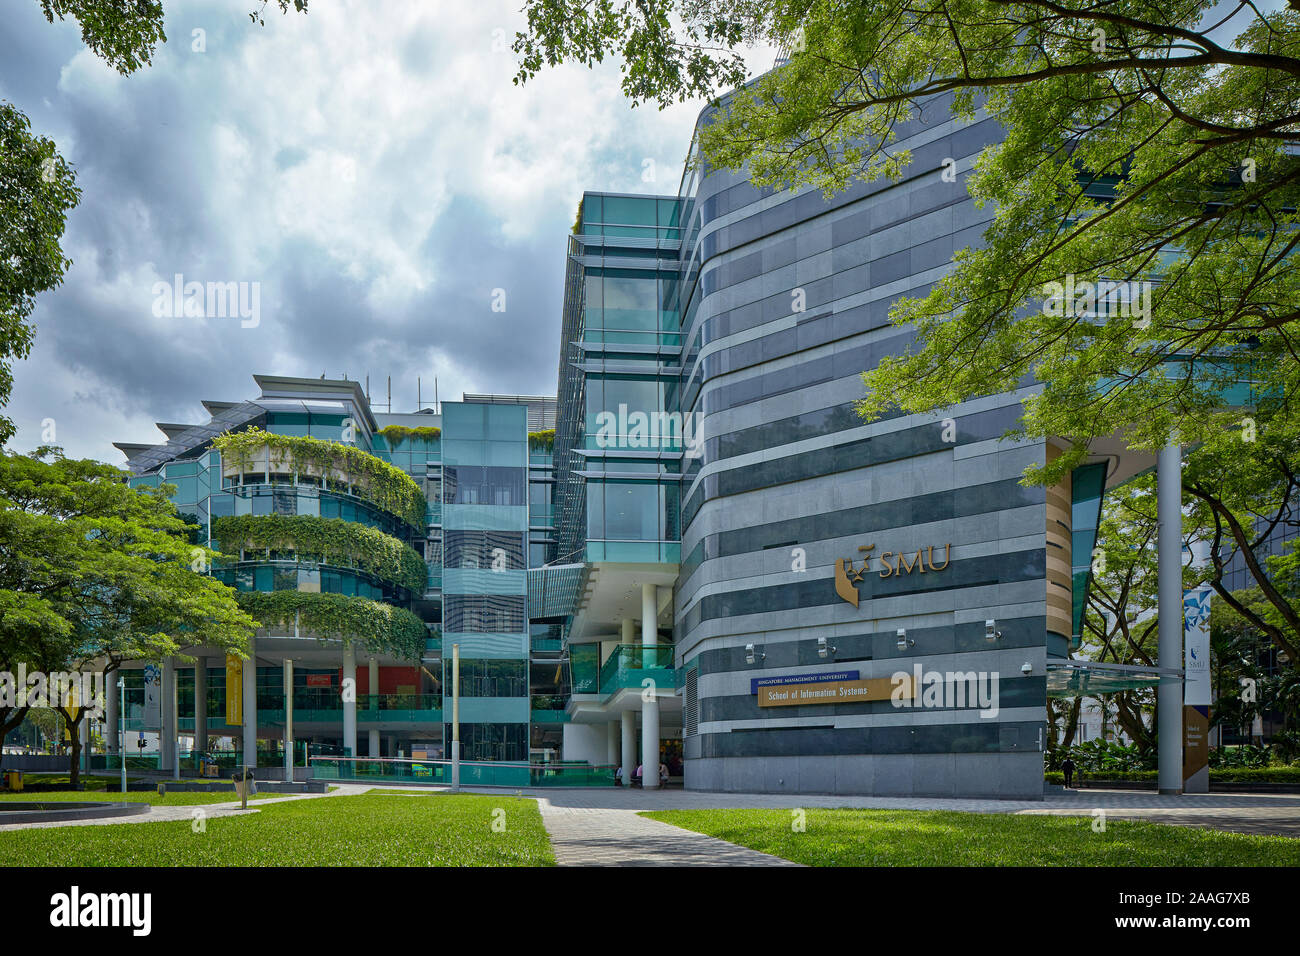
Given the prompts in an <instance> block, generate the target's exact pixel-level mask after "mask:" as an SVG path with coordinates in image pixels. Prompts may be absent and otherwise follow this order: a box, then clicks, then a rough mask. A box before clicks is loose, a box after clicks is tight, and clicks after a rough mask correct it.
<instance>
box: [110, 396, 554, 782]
mask: <svg viewBox="0 0 1300 956" xmlns="http://www.w3.org/2000/svg"><path fill="white" fill-rule="evenodd" d="M254 378H255V381H256V383H257V385H258V386H259V388H260V390H261V394H260V395H259V396H258V397H257V398H256V399H253V400H251V401H246V402H238V403H236V402H212V401H209V402H204V406H205V408H206V409H207V410H208V412H209V413H210V414H211V418H210V420H209V421H207V422H204V423H202V424H195V425H181V424H171V423H160V424H159V428H160V430H161V431H162V432H163V434H164V435H166V437H167V441H166V442H165V443H163V444H160V445H143V444H125V443H124V444H119V445H118V448H119V449H120V450H122V451H123V452H124V453H125V454H126V455H127V457H128V462H129V467H130V469H131V472H132V474H133V477H132V478H131V479H130V481H131V483H132V484H133V485H135V486H142V485H152V486H158V485H160V484H163V483H166V484H169V485H172V486H173V487H174V489H175V490H174V492H173V493H172V500H173V501H174V502H175V503H176V505H177V507H178V509H179V510H180V512H181V513H182V514H185V515H187V516H188V517H189V518H190V520H191V521H192V522H193V523H194V524H196V525H197V526H198V531H197V532H196V534H195V540H196V543H202V544H205V545H209V546H211V547H212V548H214V549H216V550H219V551H220V552H221V553H222V554H223V555H224V556H225V559H224V560H222V561H221V562H219V563H218V564H217V565H216V566H215V567H213V568H212V569H211V573H213V574H214V575H215V576H217V577H218V578H220V579H221V580H222V581H224V582H225V583H226V584H228V585H229V586H231V587H232V588H234V589H235V590H236V591H237V592H239V595H240V600H241V603H245V604H246V606H247V607H248V608H249V610H250V611H251V612H252V613H253V614H254V616H255V617H256V618H257V619H258V620H259V621H261V622H262V623H264V624H267V625H268V626H267V627H264V628H263V629H261V630H259V632H258V635H257V637H256V639H255V640H254V642H253V646H252V647H251V648H250V659H249V661H247V662H245V663H244V665H243V667H242V669H241V670H242V673H241V672H240V670H231V669H228V668H227V663H226V660H225V657H224V654H223V653H221V652H220V651H219V650H214V649H210V648H207V649H205V648H190V649H187V650H186V653H187V654H190V655H193V656H195V657H197V658H198V665H197V666H186V665H176V666H173V664H172V662H168V664H167V665H166V666H165V667H164V668H163V675H162V677H163V681H162V686H163V688H164V691H163V701H162V705H161V708H160V709H161V713H160V715H159V716H158V718H157V720H156V721H154V720H149V719H148V718H146V714H145V708H144V702H145V701H144V698H145V687H144V668H143V666H142V665H139V664H134V665H132V664H128V665H127V666H126V669H125V678H126V692H127V710H128V713H127V717H128V720H127V723H126V728H127V731H128V734H130V732H132V731H141V732H143V731H145V730H146V724H148V729H149V730H151V731H153V730H161V731H162V732H161V734H160V735H159V739H160V740H161V753H160V754H159V756H158V758H157V759H158V760H159V762H160V764H161V766H163V767H167V768H170V767H172V766H174V765H176V764H177V763H178V762H180V763H186V762H187V761H188V760H190V759H195V760H197V756H198V754H199V752H201V751H205V750H210V749H212V748H210V747H209V742H214V743H218V744H219V745H220V744H221V742H220V740H219V738H223V737H224V738H228V739H230V740H233V741H234V742H235V751H236V753H237V755H238V758H239V760H240V761H241V762H244V761H246V762H247V763H249V764H253V765H258V764H260V765H263V766H265V765H267V764H271V765H276V766H278V765H281V764H282V762H283V747H282V741H283V739H284V738H285V736H286V734H285V731H286V724H287V723H288V722H290V721H291V722H292V732H291V733H290V734H289V735H288V736H289V737H290V738H291V739H292V740H293V741H294V745H295V747H296V748H297V749H298V751H299V752H298V753H297V754H296V762H297V763H299V764H302V763H304V762H305V761H306V758H307V756H308V753H309V752H310V753H311V754H313V755H336V756H348V757H408V758H409V757H410V756H411V755H412V754H416V755H421V756H427V757H428V758H430V759H435V758H438V757H441V756H443V755H444V754H445V752H446V746H447V741H448V740H449V739H450V731H448V730H445V728H444V724H445V721H446V720H447V719H449V718H450V713H451V707H450V701H449V698H450V695H451V690H450V684H449V680H450V657H451V654H450V650H451V647H452V645H453V644H456V645H459V647H460V652H461V673H460V689H461V698H462V699H461V740H462V745H463V755H464V757H465V758H466V759H467V760H497V761H527V760H528V759H529V755H530V751H532V752H534V753H535V754H555V753H557V752H558V746H559V740H558V734H557V732H556V727H557V726H558V721H559V720H560V719H562V718H563V714H562V712H560V711H557V709H556V708H557V699H558V698H559V696H560V694H561V693H562V692H563V690H564V689H565V688H564V684H563V672H562V669H561V668H560V667H559V658H560V647H559V641H558V639H557V637H558V635H556V634H553V633H552V632H553V631H554V628H553V627H552V628H549V629H548V628H546V627H543V628H541V629H540V634H541V636H540V637H538V638H537V639H534V637H533V635H534V633H537V632H538V631H539V629H536V628H530V624H529V618H528V613H527V607H526V604H527V591H528V586H527V562H528V560H529V558H530V556H531V557H532V558H534V559H536V560H537V561H538V563H541V562H544V561H545V560H546V559H547V558H548V556H550V555H551V554H552V552H553V550H554V530H553V524H552V518H551V508H550V492H551V487H552V484H553V476H552V474H551V455H550V449H551V444H552V441H553V434H554V424H555V401H554V399H552V398H549V397H542V396H503V395H466V396H465V397H464V400H463V401H461V402H445V403H443V404H442V406H441V408H440V409H439V410H438V411H437V412H435V411H434V410H433V409H428V408H425V409H420V410H418V411H417V412H414V413H410V414H378V413H375V412H374V411H373V410H372V408H371V405H370V402H369V401H368V399H367V396H366V395H365V393H364V391H363V389H362V388H361V386H360V385H359V384H358V383H357V382H353V381H347V380H342V381H329V380H324V379H320V380H317V379H294V378H282V377H273V376H262V375H258V376H255V377H254ZM257 436H264V437H257ZM232 437H233V438H234V439H235V441H234V442H233V443H232V442H231V439H232ZM250 437H252V438H253V440H252V441H251V442H250V441H248V440H247V439H249V438H250ZM250 449H251V450H250ZM340 455H341V457H339V456H340ZM323 459H328V460H329V464H328V466H326V467H323V466H322V465H321V461H322V460H323ZM277 592H279V593H277ZM326 605H328V606H329V607H343V608H345V609H347V610H348V611H349V612H355V613H356V614H357V615H358V616H363V615H365V614H369V615H371V619H373V620H375V621H384V620H387V621H388V623H387V625H386V626H385V627H384V628H382V629H379V628H378V627H377V628H376V630H375V632H374V633H359V634H357V633H354V634H351V635H350V636H349V635H344V634H339V633H334V632H333V631H326V632H320V631H313V629H312V628H311V627H310V626H309V625H308V624H304V623H303V622H304V621H307V622H310V621H312V620H315V618H313V616H312V615H313V613H314V612H316V611H317V610H318V609H319V608H320V607H323V606H326ZM283 608H288V609H289V610H287V611H285V610H283ZM548 638H549V640H548ZM444 648H446V653H444ZM358 667H360V673H358ZM236 673H238V674H239V679H240V680H241V682H242V684H243V686H242V687H241V688H239V693H238V694H235V693H234V692H233V691H232V689H230V688H227V687H226V680H227V677H228V675H230V674H236ZM286 681H288V682H291V686H292V694H291V695H290V694H289V693H287V691H286V688H287V687H289V686H290V684H289V683H286ZM172 686H174V687H175V688H176V700H175V702H174V703H173V701H172V699H171V693H170V691H168V690H167V688H169V687H172ZM348 686H351V687H352V688H353V689H354V690H355V695H349V694H345V693H344V692H343V691H344V688H345V687H348ZM228 691H229V692H228ZM236 696H237V697H238V698H240V700H241V704H242V706H240V705H236V712H237V714H238V716H236V717H233V718H231V719H233V720H234V721H235V722H233V723H227V722H226V721H227V719H228V716H229V714H228V710H227V704H228V702H229V700H230V699H231V698H232V697H236ZM290 696H291V697H292V706H291V707H289V706H286V701H287V698H288V697H290ZM196 698H197V699H200V700H203V701H204V702H205V706H203V707H196V706H195V700H196ZM109 704H110V708H109V709H110V713H109V715H108V719H107V721H106V731H107V736H108V742H109V749H110V751H115V750H116V749H117V747H118V746H119V745H124V746H126V747H127V749H128V751H130V750H131V742H130V741H122V742H119V741H118V740H117V739H116V738H117V736H118V733H117V728H118V723H117V715H116V713H115V711H116V710H117V699H116V698H115V697H112V695H110V700H109ZM534 704H536V706H537V707H538V709H540V710H542V711H543V715H542V717H541V718H540V719H539V720H538V721H537V722H536V726H537V731H536V733H535V734H532V733H530V729H531V728H532V727H533V726H534V721H533V718H532V713H533V707H534ZM444 715H445V716H444ZM159 723H160V724H161V726H159ZM150 737H151V739H152V738H153V735H152V734H151V735H150ZM177 737H180V738H181V740H182V744H181V749H182V750H184V749H185V748H186V746H187V745H188V749H189V756H188V757H185V758H184V759H182V754H180V753H178V752H177V750H176V745H175V744H174V743H173V741H174V740H175V739H176V738H177ZM213 738H218V740H217V741H213ZM222 746H223V747H224V746H226V745H222ZM219 749H220V748H219Z"/></svg>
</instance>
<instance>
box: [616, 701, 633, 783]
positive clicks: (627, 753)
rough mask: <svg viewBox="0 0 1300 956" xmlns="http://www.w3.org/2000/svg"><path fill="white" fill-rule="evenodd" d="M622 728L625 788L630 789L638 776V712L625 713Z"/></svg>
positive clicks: (628, 711)
mask: <svg viewBox="0 0 1300 956" xmlns="http://www.w3.org/2000/svg"><path fill="white" fill-rule="evenodd" d="M622 726H623V747H622V749H621V751H620V752H621V756H622V762H623V786H625V787H630V786H632V779H633V777H634V776H635V775H636V711H634V710H625V711H623V714H622Z"/></svg>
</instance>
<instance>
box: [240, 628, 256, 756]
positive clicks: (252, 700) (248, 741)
mask: <svg viewBox="0 0 1300 956" xmlns="http://www.w3.org/2000/svg"><path fill="white" fill-rule="evenodd" d="M243 675H244V678H243V685H244V687H243V694H242V696H243V698H244V766H245V767H248V768H250V769H251V768H253V767H256V766H257V638H255V637H250V638H249V639H248V660H246V661H244V666H243Z"/></svg>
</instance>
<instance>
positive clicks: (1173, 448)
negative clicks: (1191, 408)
mask: <svg viewBox="0 0 1300 956" xmlns="http://www.w3.org/2000/svg"><path fill="white" fill-rule="evenodd" d="M1156 557H1157V561H1158V565H1157V571H1156V587H1157V595H1158V600H1157V610H1158V613H1159V628H1160V632H1159V633H1160V637H1159V653H1160V660H1159V662H1158V664H1159V666H1160V667H1176V668H1181V667H1182V666H1183V474H1182V450H1181V448H1180V447H1179V444H1178V439H1177V438H1176V437H1171V439H1170V442H1169V444H1168V445H1166V446H1165V447H1164V448H1162V449H1160V453H1159V455H1158V457H1157V458H1156ZM1156 728H1157V732H1158V737H1159V755H1160V761H1159V770H1158V773H1157V776H1158V781H1157V783H1158V786H1159V789H1160V792H1161V793H1182V792H1183V685H1182V684H1180V683H1175V682H1173V681H1169V682H1164V681H1162V682H1161V683H1160V685H1159V686H1158V687H1157V688H1156Z"/></svg>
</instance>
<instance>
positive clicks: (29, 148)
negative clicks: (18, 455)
mask: <svg viewBox="0 0 1300 956" xmlns="http://www.w3.org/2000/svg"><path fill="white" fill-rule="evenodd" d="M38 2H39V3H40V6H41V11H42V12H43V13H44V14H45V18H46V19H47V20H49V21H50V22H51V23H53V22H54V21H55V20H56V19H58V20H60V21H61V20H64V19H66V18H69V17H71V18H72V19H74V20H76V21H77V22H78V23H79V24H80V26H81V38H82V40H83V41H84V42H85V44H86V46H87V47H89V48H90V50H91V51H92V52H94V53H95V54H96V55H97V56H99V57H101V58H102V59H103V60H104V61H105V62H106V63H107V64H108V65H109V66H111V67H113V68H114V69H115V70H117V71H118V72H119V73H122V74H123V75H126V74H130V73H134V72H135V71H136V70H138V69H139V68H140V67H142V66H146V65H148V63H149V62H150V60H151V58H152V57H153V53H154V50H155V48H156V47H157V45H158V44H159V43H162V42H165V41H166V39H167V36H166V34H165V33H164V32H163V6H162V2H161V0H38ZM276 2H277V3H278V4H279V6H280V10H281V12H287V11H288V9H289V7H290V6H291V5H292V6H293V8H294V9H296V10H298V11H299V12H301V13H305V12H306V11H307V0H276ZM266 6H267V0H262V2H261V6H260V8H258V9H257V10H256V11H254V12H253V13H251V14H250V15H249V16H250V17H251V18H252V19H253V21H254V22H255V23H259V24H260V23H262V22H263V21H262V17H261V13H262V11H264V10H265V9H266ZM80 196H81V190H80V189H78V188H77V185H76V177H75V174H74V173H73V170H72V167H70V166H69V165H68V163H67V162H66V161H65V160H64V159H63V157H61V156H60V155H59V154H58V151H57V149H56V147H55V144H54V143H53V141H51V140H49V139H47V138H46V137H43V136H36V135H33V134H32V132H31V123H30V122H29V121H28V119H27V117H26V116H25V115H24V114H23V113H22V111H20V110H19V109H17V108H16V107H15V106H13V105H12V104H11V103H7V102H4V101H0V408H4V406H5V405H6V404H7V403H8V401H9V396H10V394H11V393H12V391H13V362H14V360H16V359H21V358H25V357H26V356H27V355H28V354H29V352H30V351H31V347H32V337H33V334H34V330H33V328H32V326H31V325H30V324H29V322H28V319H29V317H30V315H31V313H32V310H33V309H34V308H35V305H36V297H37V296H38V295H39V294H40V293H42V292H47V291H49V290H50V289H53V288H56V287H57V286H58V285H59V283H61V282H62V281H63V276H64V275H65V273H66V272H67V270H68V268H69V267H70V266H71V265H72V260H70V259H68V258H67V257H66V256H65V255H64V254H63V250H62V247H61V245H60V240H61V239H62V237H63V229H64V226H65V223H66V220H67V216H68V213H70V212H71V211H72V209H73V208H75V207H76V205H77V202H78V200H79V199H80ZM13 434H14V424H13V421H12V420H11V419H9V418H8V417H6V416H4V415H0V447H3V445H4V443H5V442H7V441H9V439H10V438H12V437H13Z"/></svg>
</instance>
